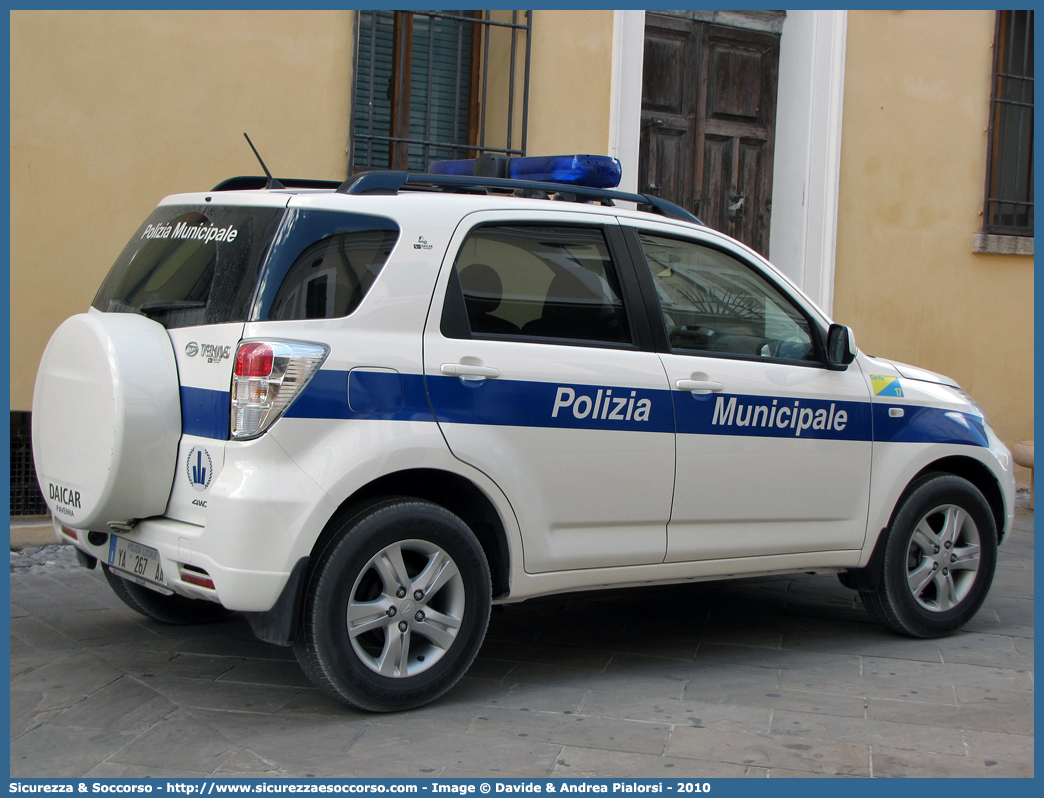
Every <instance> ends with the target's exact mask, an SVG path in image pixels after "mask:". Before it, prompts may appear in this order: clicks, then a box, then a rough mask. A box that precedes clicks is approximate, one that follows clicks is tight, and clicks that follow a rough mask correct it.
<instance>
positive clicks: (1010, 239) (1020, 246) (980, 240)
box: [972, 233, 1033, 257]
mask: <svg viewBox="0 0 1044 798" xmlns="http://www.w3.org/2000/svg"><path fill="white" fill-rule="evenodd" d="M972 252H974V253H976V254H981V255H986V254H993V255H1029V256H1030V257H1032V256H1033V236H995V235H987V234H986V233H976V234H975V239H974V241H973V243H972Z"/></svg>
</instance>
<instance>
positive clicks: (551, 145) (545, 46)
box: [485, 9, 614, 155]
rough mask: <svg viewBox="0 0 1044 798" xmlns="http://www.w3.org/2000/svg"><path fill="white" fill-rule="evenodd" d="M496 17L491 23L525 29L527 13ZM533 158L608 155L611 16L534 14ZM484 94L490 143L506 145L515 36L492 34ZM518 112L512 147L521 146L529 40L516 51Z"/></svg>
mask: <svg viewBox="0 0 1044 798" xmlns="http://www.w3.org/2000/svg"><path fill="white" fill-rule="evenodd" d="M515 13H517V17H515V16H513V12H511V11H504V10H501V11H493V12H492V13H491V19H493V20H494V21H497V22H502V23H510V22H512V21H513V20H514V19H517V22H518V23H521V24H524V23H525V17H524V12H515ZM532 14H533V20H532V35H533V47H532V52H531V53H530V83H529V124H528V132H527V140H526V154H527V155H562V154H567V153H584V154H592V155H606V154H607V153H608V152H609V113H610V112H609V98H610V94H611V91H612V85H611V84H612V81H611V77H612V67H613V25H614V14H613V12H612V11H557V10H542V9H541V10H536V11H533V12H532ZM489 43H490V44H489V75H488V83H487V91H486V109H485V110H486V139H485V141H486V144H487V145H488V146H492V147H506V146H507V136H506V131H507V115H508V88H509V86H510V78H511V37H510V31H509V29H507V28H492V29H491V30H490V38H489ZM514 63H515V73H514V78H515V109H514V115H513V118H512V125H511V128H512V136H511V146H512V148H520V147H521V145H522V106H521V97H522V96H523V93H524V86H525V82H524V81H525V37H524V36H521V35H520V36H518V37H517V39H516V51H515V61H514Z"/></svg>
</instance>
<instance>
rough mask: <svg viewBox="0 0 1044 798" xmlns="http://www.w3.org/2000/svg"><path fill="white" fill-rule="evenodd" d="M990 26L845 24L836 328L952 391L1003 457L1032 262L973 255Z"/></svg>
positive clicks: (1018, 429)
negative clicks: (937, 377)
mask: <svg viewBox="0 0 1044 798" xmlns="http://www.w3.org/2000/svg"><path fill="white" fill-rule="evenodd" d="M994 19H995V12H993V11H851V12H849V15H848V41H847V54H846V64H845V93H844V118H843V122H842V146H841V177H840V196H839V209H838V210H839V221H838V231H837V266H836V277H835V293H834V317H835V318H836V319H837V320H838V321H839V322H841V323H844V324H849V325H851V326H852V327H854V328H855V330H856V339H857V342H858V344H859V347H860V349H862V350H863V351H864V352H867V353H869V354H872V355H879V356H881V357H885V358H891V359H895V360H899V361H902V362H905V363H911V364H914V365H918V366H922V367H924V368H928V369H931V370H933V371H937V372H941V373H943V374H946V375H948V376H950V377H953V378H954V379H956V380H957V382H958V383H959V384H960V385H961V386H962V387H963V388H964V389H965V390H966V391H968V393H970V394H971V395H972V396H974V397H975V398H976V399H977V400H978V401H979V402H980V404H982V405H983V407H984V408H985V409H986V412H987V413H988V415H989V416H990V420H991V421H992V423H993V425H994V427H995V428H996V430H997V433H998V435H999V436H1000V437H1001V438H1002V439H1003V440H1005V441H1006V442H1007V443H1008V444H1009V445H1010V444H1012V443H1014V442H1016V441H1019V440H1022V439H1029V438H1032V437H1033V258H1032V257H1026V256H1016V255H979V254H973V252H972V240H973V236H974V235H975V234H976V233H980V232H982V209H983V196H984V190H985V180H986V178H985V175H986V135H987V123H988V118H989V101H990V79H991V72H992V63H993V62H992V44H993V35H994ZM1020 472H1021V473H1019V474H1018V476H1019V477H1020V481H1028V475H1027V472H1022V470H1021V469H1020Z"/></svg>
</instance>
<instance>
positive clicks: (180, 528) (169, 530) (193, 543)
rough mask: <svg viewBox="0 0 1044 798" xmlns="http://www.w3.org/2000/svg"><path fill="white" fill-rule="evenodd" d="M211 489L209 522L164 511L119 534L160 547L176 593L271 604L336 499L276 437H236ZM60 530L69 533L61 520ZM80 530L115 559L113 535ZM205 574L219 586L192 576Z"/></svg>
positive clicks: (233, 603)
mask: <svg viewBox="0 0 1044 798" xmlns="http://www.w3.org/2000/svg"><path fill="white" fill-rule="evenodd" d="M205 496H206V505H207V507H206V523H205V525H198V524H193V523H188V522H186V521H178V520H175V519H173V518H168V517H162V516H161V517H154V518H146V519H143V520H141V521H139V522H138V523H137V524H136V525H135V526H134V528H133V529H132V530H130V531H129V532H126V533H124V532H120V533H118V534H119V535H120V536H121V537H125V538H127V539H129V540H133V541H135V542H136V543H139V544H141V545H144V546H150V547H152V548H154V549H156V550H157V551H158V552H159V556H160V560H161V562H162V565H163V576H164V579H165V581H166V586H167V587H168V588H169V589H171V590H173V591H174V592H176V593H179V594H181V595H184V596H188V597H190V598H199V599H206V600H208V601H215V602H218V603H220V604H222V605H223V606H225V607H226V608H228V609H230V610H236V611H242V612H267V611H268V610H271V609H272V608H273V607H274V606H275V604H276V602H277V600H278V599H279V597H280V595H281V594H282V592H283V589H284V587H285V586H286V584H287V581H288V579H289V578H290V574H291V572H292V571H293V569H294V566H295V565H296V564H297V563H298V561H299V560H300V559H301V558H302V557H307V556H308V555H309V554H310V553H311V549H312V545H313V544H314V542H315V540H316V538H317V537H318V534H319V531H320V530H321V529H322V528H323V526H324V524H325V523H326V520H327V519H328V518H329V517H330V515H331V514H332V513H333V511H334V510H335V509H336V507H335V505H334V504H333V502H332V500H331V499H330V497H329V496H328V495H327V494H326V492H325V491H323V490H322V489H321V488H320V487H319V486H318V485H317V484H316V483H315V482H314V481H313V480H312V479H310V478H309V477H308V476H307V475H306V474H304V472H303V471H301V469H300V468H299V467H298V466H297V464H296V463H294V461H293V460H291V459H290V458H289V457H288V456H287V455H286V453H285V452H283V450H282V449H281V448H280V447H279V445H278V444H277V443H275V442H274V441H273V440H271V438H270V436H265V437H264V438H261V439H259V440H257V441H251V442H250V443H245V444H228V445H227V446H226V449H225V463H224V468H223V469H222V470H221V472H220V474H219V475H218V476H217V477H216V478H215V480H214V482H213V484H212V485H211V486H210V488H209V490H208V492H207V493H206V494H205ZM55 531H56V533H57V534H58V536H59V539H62V540H69V538H68V536H66V535H64V534H63V533H62V532H61V523H60V521H56V522H55ZM77 537H78V539H77V540H75V541H73V542H74V543H75V545H76V546H77V547H78V548H79V549H80V550H81V551H83V552H85V553H86V554H88V555H90V556H92V557H96V558H97V559H98V560H100V561H101V562H102V563H106V562H107V561H108V553H109V547H108V540H107V536H102V535H99V533H97V532H96V533H94V534H93V535H92V537H93V538H94V539H95V541H96V542H95V543H92V542H91V541H90V540H88V536H87V534H86V533H83V532H79V533H78V535H77ZM201 572H202V573H201ZM201 576H203V577H205V578H207V579H209V580H211V581H212V582H213V585H214V587H213V588H210V587H207V586H201V585H199V584H194V583H193V581H189V580H194V581H196V582H198V581H199V580H200V577H201Z"/></svg>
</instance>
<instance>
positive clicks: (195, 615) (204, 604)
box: [102, 565, 229, 625]
mask: <svg viewBox="0 0 1044 798" xmlns="http://www.w3.org/2000/svg"><path fill="white" fill-rule="evenodd" d="M102 571H103V572H104V573H105V581H107V582H108V583H109V587H111V588H112V592H113V593H115V594H116V595H117V596H119V598H120V601H122V602H123V603H124V604H126V605H127V606H128V607H130V608H131V609H132V610H134V611H135V612H139V613H141V614H142V615H144V616H145V617H146V618H151V619H152V620H154V621H159V622H160V623H169V624H174V625H181V624H190V623H209V622H211V621H217V620H220V619H221V618H224V617H225V616H227V615H228V614H229V611H228V610H226V609H225V608H224V607H222V606H221V605H220V604H216V603H214V602H213V601H204V600H203V599H190V598H186V597H185V596H179V595H177V594H176V593H175V594H173V595H170V596H166V595H164V594H163V593H157V592H156V591H155V590H149V588H147V587H142V586H141V585H137V584H135V583H134V582H131V581H129V580H127V579H124V578H123V577H121V576H118V575H116V574H115V573H113V572H112V570H111V569H110V568H109V567H108V566H107V565H102Z"/></svg>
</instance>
